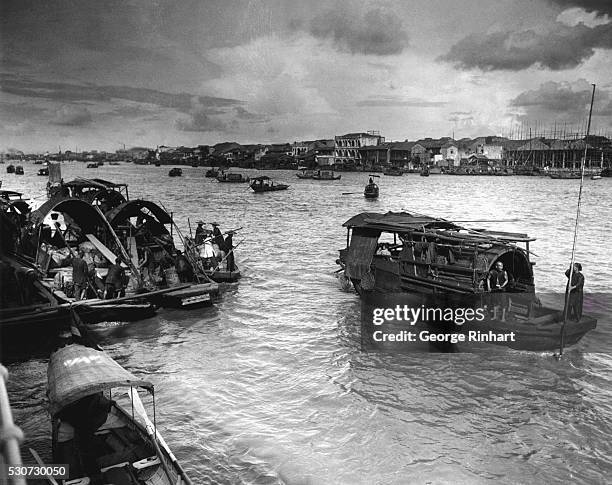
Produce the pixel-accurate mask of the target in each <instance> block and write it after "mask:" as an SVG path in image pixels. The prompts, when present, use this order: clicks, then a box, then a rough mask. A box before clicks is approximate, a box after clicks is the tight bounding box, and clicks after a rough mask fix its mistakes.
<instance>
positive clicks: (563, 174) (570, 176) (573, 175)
mask: <svg viewBox="0 0 612 485" xmlns="http://www.w3.org/2000/svg"><path fill="white" fill-rule="evenodd" d="M549 177H550V178H551V179H564V180H576V179H579V178H581V175H580V172H576V171H558V172H551V173H550V174H549Z"/></svg>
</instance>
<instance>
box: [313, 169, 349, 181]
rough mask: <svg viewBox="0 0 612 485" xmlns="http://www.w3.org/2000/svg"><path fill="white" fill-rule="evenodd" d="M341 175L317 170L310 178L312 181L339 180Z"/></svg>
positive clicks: (331, 171) (330, 171)
mask: <svg viewBox="0 0 612 485" xmlns="http://www.w3.org/2000/svg"><path fill="white" fill-rule="evenodd" d="M340 177H342V175H336V174H334V171H333V170H317V171H316V172H315V173H314V174H313V176H312V178H313V179H314V180H340Z"/></svg>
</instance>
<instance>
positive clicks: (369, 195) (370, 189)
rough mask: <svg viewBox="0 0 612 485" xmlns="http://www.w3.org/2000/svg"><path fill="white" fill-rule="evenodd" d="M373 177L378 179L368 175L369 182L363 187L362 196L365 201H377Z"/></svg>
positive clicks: (376, 187)
mask: <svg viewBox="0 0 612 485" xmlns="http://www.w3.org/2000/svg"><path fill="white" fill-rule="evenodd" d="M374 177H378V175H370V180H369V181H368V184H367V185H366V186H365V189H364V191H363V196H364V197H365V198H366V199H377V198H378V185H376V184H375V183H374Z"/></svg>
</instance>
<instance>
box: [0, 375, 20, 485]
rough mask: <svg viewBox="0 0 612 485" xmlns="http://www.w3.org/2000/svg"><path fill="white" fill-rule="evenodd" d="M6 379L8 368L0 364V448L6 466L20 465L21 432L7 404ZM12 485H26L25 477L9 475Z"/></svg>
mask: <svg viewBox="0 0 612 485" xmlns="http://www.w3.org/2000/svg"><path fill="white" fill-rule="evenodd" d="M6 381H8V370H6V367H4V366H3V365H0V428H1V429H2V437H1V438H0V450H1V451H2V454H3V455H4V461H5V462H6V465H7V466H17V467H18V466H21V451H20V450H19V443H20V442H21V441H23V432H22V431H21V429H19V428H18V427H17V426H15V423H14V422H13V414H12V413H11V406H10V404H9V398H8V393H7V392H6V385H5V383H6ZM9 483H11V484H12V485H26V481H25V478H23V477H21V476H11V477H9Z"/></svg>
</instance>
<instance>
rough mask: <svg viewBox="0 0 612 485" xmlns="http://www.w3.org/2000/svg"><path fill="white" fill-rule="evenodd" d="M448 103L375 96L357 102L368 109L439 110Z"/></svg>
mask: <svg viewBox="0 0 612 485" xmlns="http://www.w3.org/2000/svg"><path fill="white" fill-rule="evenodd" d="M447 104H448V103H447V102H446V101H428V100H426V99H420V98H410V99H406V98H403V97H401V96H373V97H371V98H368V99H364V100H361V101H357V103H355V105H356V106H367V107H394V106H398V107H400V106H403V107H406V106H408V107H415V108H438V107H440V106H446V105H447Z"/></svg>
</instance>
